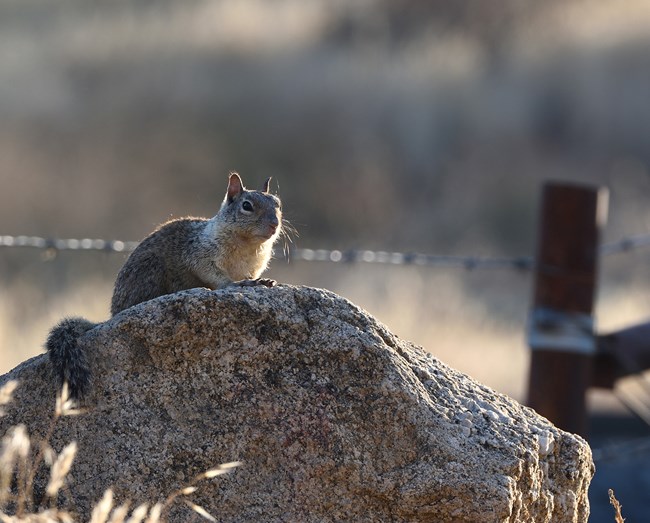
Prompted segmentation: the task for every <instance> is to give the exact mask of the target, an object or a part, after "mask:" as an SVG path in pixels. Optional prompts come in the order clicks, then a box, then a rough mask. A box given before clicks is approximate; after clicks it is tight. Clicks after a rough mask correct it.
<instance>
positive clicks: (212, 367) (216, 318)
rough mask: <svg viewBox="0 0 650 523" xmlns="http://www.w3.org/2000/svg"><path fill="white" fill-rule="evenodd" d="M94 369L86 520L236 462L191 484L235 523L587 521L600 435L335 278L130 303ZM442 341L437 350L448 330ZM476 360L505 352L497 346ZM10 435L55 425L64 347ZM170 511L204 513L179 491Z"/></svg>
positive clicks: (28, 377)
mask: <svg viewBox="0 0 650 523" xmlns="http://www.w3.org/2000/svg"><path fill="white" fill-rule="evenodd" d="M80 345H81V347H82V349H83V350H85V351H86V352H87V354H88V357H89V360H90V364H91V366H92V369H93V375H94V384H93V391H92V393H91V394H90V395H89V396H88V397H87V398H86V400H85V405H84V406H85V408H86V409H87V412H86V413H85V414H83V415H80V416H75V417H63V418H61V419H59V420H58V421H57V424H56V428H55V431H54V435H53V436H52V437H51V438H50V439H51V443H52V445H53V447H54V448H55V449H56V450H60V449H61V448H62V447H64V445H65V444H67V443H68V442H70V441H72V440H75V441H76V442H77V444H78V454H77V457H76V459H75V462H74V465H73V467H72V470H71V473H70V475H69V476H68V478H67V482H68V486H69V491H70V492H71V493H72V496H73V497H74V502H75V505H76V507H77V510H78V512H79V513H80V515H81V517H82V518H84V520H85V519H86V518H87V517H88V514H89V510H90V508H91V507H92V505H93V504H94V503H95V502H96V501H97V500H99V499H100V498H101V496H102V494H103V492H104V490H105V489H106V488H108V487H112V488H113V491H114V493H115V497H116V501H122V500H126V499H130V500H132V502H133V503H139V502H142V501H148V502H152V503H153V502H156V501H158V500H161V499H164V498H165V497H166V496H167V495H168V494H169V493H171V492H173V491H175V490H177V489H179V488H181V487H183V486H184V485H186V484H188V483H189V482H190V481H191V480H192V478H194V477H195V476H196V475H198V474H200V473H201V472H203V471H205V470H207V469H210V468H212V467H214V466H215V465H218V464H220V463H224V462H231V461H241V462H243V465H242V466H240V467H238V468H236V469H234V471H233V472H232V473H230V474H228V475H225V476H220V477H218V478H214V479H212V480H207V481H204V482H203V483H202V484H201V488H200V489H199V490H198V491H197V492H195V493H194V494H191V495H190V498H191V499H192V502H193V503H196V504H197V505H200V506H202V507H204V508H205V509H206V510H207V511H208V512H210V513H212V514H213V515H214V516H215V517H216V518H217V519H218V521H224V522H226V521H233V522H234V521H255V522H261V521H264V522H276V521H277V522H280V521H282V522H289V521H290V522H327V521H355V522H357V521H378V522H379V521H381V522H387V521H396V522H398V521H399V522H402V521H413V522H416V521H417V522H420V521H421V522H424V521H431V522H456V521H457V522H482V523H483V522H524V521H525V522H530V521H535V522H553V523H562V522H586V521H587V517H588V514H589V506H588V501H587V488H588V486H589V481H590V479H591V476H592V473H593V463H592V460H591V453H590V450H589V447H588V445H587V444H586V443H585V442H584V441H583V440H582V439H581V438H580V437H578V436H575V435H572V434H568V433H566V432H562V431H561V430H559V429H557V428H556V427H554V426H553V425H552V424H551V423H550V422H548V421H547V420H546V419H544V418H542V417H540V416H539V415H537V414H536V413H535V412H534V411H532V410H531V409H528V408H526V407H523V406H522V405H520V404H519V403H517V402H516V401H514V400H512V399H510V398H508V397H506V396H504V395H502V394H498V393H496V392H494V391H492V390H490V389H488V388H487V387H485V386H483V385H480V384H478V383H476V382H475V381H473V380H472V379H471V378H469V377H467V376H465V375H463V374H461V373H459V372H457V371H455V370H453V369H451V368H449V367H447V366H446V365H444V364H443V363H441V362H440V361H438V360H436V359H435V358H434V357H432V356H431V355H430V354H427V353H425V352H424V351H423V350H422V349H420V348H418V347H415V346H413V345H412V344H410V343H408V342H405V341H403V340H401V339H399V338H397V337H396V336H394V335H393V334H391V333H390V332H389V331H388V329H387V328H386V327H385V326H384V325H382V324H381V323H379V322H378V321H376V320H375V319H373V318H372V317H371V316H369V315H368V314H367V313H365V312H364V311H363V310H361V309H359V308H357V307H356V306H354V305H353V304H351V303H350V302H348V301H347V300H345V299H343V298H340V297H339V296H336V295H335V294H332V293H331V292H327V291H323V290H320V289H312V288H305V287H292V286H284V285H282V286H278V287H275V288H242V289H239V288H235V289H227V290H219V291H208V290H204V289H194V290H191V291H184V292H180V293H177V294H174V295H169V296H163V297H161V298H158V299H155V300H152V301H150V302H147V303H143V304H140V305H138V306H135V307H133V308H131V309H128V310H126V311H124V312H122V313H120V314H118V315H117V316H115V317H114V318H112V319H111V320H110V321H107V322H106V323H104V324H102V325H100V326H99V327H97V328H95V329H93V330H91V331H89V332H88V333H87V334H86V335H85V336H84V337H83V338H81V340H80ZM430 348H431V349H432V350H435V340H431V343H430ZM477 357H484V358H486V359H487V358H489V354H483V355H480V348H479V347H477ZM8 379H17V380H19V381H20V386H19V388H18V390H17V391H16V395H15V400H14V402H13V403H12V404H11V405H10V406H9V407H7V409H6V410H7V411H8V412H7V415H6V416H5V417H3V418H2V419H0V424H1V425H2V427H1V430H2V431H3V432H2V433H4V432H6V431H7V429H8V428H9V427H10V426H12V425H16V424H19V423H21V424H24V425H26V427H27V429H28V431H29V432H30V433H31V434H33V435H37V436H41V437H42V436H43V435H44V434H45V433H46V432H47V430H48V427H49V426H50V420H51V412H52V410H53V405H54V397H55V393H56V390H55V389H56V387H55V383H54V380H53V377H52V375H51V370H50V366H49V363H48V359H47V356H46V355H44V356H39V357H36V358H33V359H31V360H29V361H27V362H25V363H23V364H22V365H20V366H19V367H17V368H16V369H14V370H13V371H11V372H10V373H9V374H7V375H5V376H4V377H2V378H1V379H0V384H2V382H5V381H6V380H8ZM168 518H169V520H170V521H178V522H181V521H188V520H189V519H191V512H190V509H189V508H187V507H186V506H185V505H183V504H176V505H175V508H174V509H173V510H172V511H171V513H170V514H169V516H168Z"/></svg>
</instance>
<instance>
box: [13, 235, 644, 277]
mask: <svg viewBox="0 0 650 523" xmlns="http://www.w3.org/2000/svg"><path fill="white" fill-rule="evenodd" d="M139 243H140V242H137V241H121V240H103V239H91V238H83V239H74V238H72V239H61V238H44V237H40V236H24V235H21V236H10V235H3V236H0V247H27V248H36V249H43V250H50V251H53V252H54V253H56V252H58V251H104V252H109V253H129V252H132V251H133V250H135V248H136V247H137V246H138V245H139ZM649 246H650V234H639V235H634V236H627V237H625V238H623V239H621V240H619V241H616V242H612V243H606V244H604V245H602V246H601V247H600V255H601V256H611V255H614V254H620V253H626V252H630V251H633V250H636V249H640V248H643V247H649ZM288 255H289V259H290V260H292V261H307V262H312V261H316V262H332V263H377V264H388V265H419V266H429V267H431V266H434V267H443V268H444V267H447V268H454V267H455V268H463V269H467V270H474V269H512V270H518V271H530V270H532V269H533V268H534V266H535V260H534V258H533V257H532V256H515V257H489V256H475V255H470V256H454V255H442V254H422V253H416V252H407V253H404V252H389V251H374V250H367V249H349V250H337V249H305V248H297V247H293V246H291V247H290V248H289V249H288Z"/></svg>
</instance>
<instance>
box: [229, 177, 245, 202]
mask: <svg viewBox="0 0 650 523" xmlns="http://www.w3.org/2000/svg"><path fill="white" fill-rule="evenodd" d="M243 190H244V184H243V183H242V181H241V178H240V177H239V175H238V174H237V173H234V172H233V173H230V178H228V191H227V192H226V198H227V199H228V201H229V202H232V201H233V200H234V199H235V198H236V197H237V196H239V195H240V194H241V192H242V191H243Z"/></svg>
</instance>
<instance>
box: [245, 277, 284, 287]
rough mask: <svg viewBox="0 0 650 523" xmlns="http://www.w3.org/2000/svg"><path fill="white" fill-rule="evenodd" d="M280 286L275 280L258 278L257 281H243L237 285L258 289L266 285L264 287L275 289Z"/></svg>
mask: <svg viewBox="0 0 650 523" xmlns="http://www.w3.org/2000/svg"><path fill="white" fill-rule="evenodd" d="M277 284H278V282H276V281H275V280H271V279H269V278H257V279H256V280H241V281H238V282H236V283H235V285H238V286H239V287H257V286H258V285H264V287H275V286H276V285H277Z"/></svg>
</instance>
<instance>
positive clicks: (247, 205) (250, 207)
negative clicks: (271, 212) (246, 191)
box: [241, 200, 253, 212]
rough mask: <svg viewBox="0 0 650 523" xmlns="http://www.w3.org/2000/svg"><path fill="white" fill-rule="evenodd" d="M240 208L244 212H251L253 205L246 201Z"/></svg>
mask: <svg viewBox="0 0 650 523" xmlns="http://www.w3.org/2000/svg"><path fill="white" fill-rule="evenodd" d="M241 208H242V209H244V210H245V211H248V212H252V211H253V204H252V203H251V202H249V201H248V200H244V203H242V204H241Z"/></svg>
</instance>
